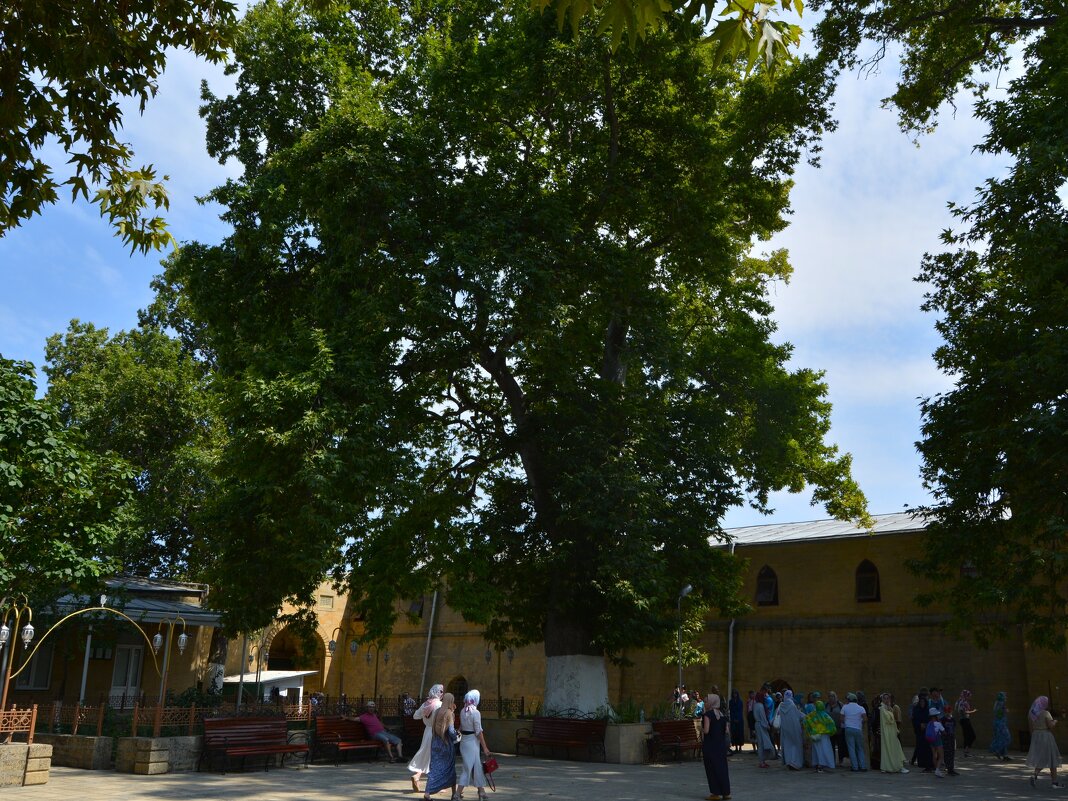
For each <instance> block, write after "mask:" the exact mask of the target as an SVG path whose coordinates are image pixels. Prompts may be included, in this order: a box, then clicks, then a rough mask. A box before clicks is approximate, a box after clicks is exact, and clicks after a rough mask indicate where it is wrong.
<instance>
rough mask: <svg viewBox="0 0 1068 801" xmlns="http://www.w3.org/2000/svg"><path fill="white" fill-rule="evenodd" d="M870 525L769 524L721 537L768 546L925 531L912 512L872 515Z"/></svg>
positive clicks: (823, 522)
mask: <svg viewBox="0 0 1068 801" xmlns="http://www.w3.org/2000/svg"><path fill="white" fill-rule="evenodd" d="M872 522H873V526H872V528H871V529H866V528H863V527H862V526H860V525H858V524H857V523H854V522H843V521H841V520H813V521H811V522H808V523H772V524H770V525H766V526H744V527H742V528H729V529H726V530H725V531H724V532H723V533H724V534H726V535H727V538H728V542H731V541H733V542H735V543H737V544H738V545H772V544H779V543H789V542H810V541H812V540H833V539H845V538H848V537H867V536H871V535H879V534H903V533H905V532H909V531H923V529H924V528H926V523H925V522H924V520H923V518H922V517H920V516H919V515H918V514H917V513H915V512H894V513H893V514H888V515H872Z"/></svg>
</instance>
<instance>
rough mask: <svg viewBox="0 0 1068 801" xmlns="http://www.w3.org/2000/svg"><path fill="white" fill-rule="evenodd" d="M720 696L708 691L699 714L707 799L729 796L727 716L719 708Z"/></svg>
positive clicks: (713, 800) (714, 799)
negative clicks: (706, 780) (700, 714)
mask: <svg viewBox="0 0 1068 801" xmlns="http://www.w3.org/2000/svg"><path fill="white" fill-rule="evenodd" d="M719 707H720V698H719V696H718V695H717V694H716V693H713V692H710V693H709V694H708V695H706V696H705V712H704V714H703V715H702V716H701V732H702V733H703V734H704V740H703V742H702V743H701V755H702V756H703V757H704V763H705V777H706V778H707V779H708V796H707V798H708V801H720V799H725V798H730V797H731V777H730V773H729V772H728V770H727V752H728V751H729V750H730V747H731V746H730V739H729V738H728V736H727V716H726V715H724V714H723V712H722V711H721V710H720V708H719Z"/></svg>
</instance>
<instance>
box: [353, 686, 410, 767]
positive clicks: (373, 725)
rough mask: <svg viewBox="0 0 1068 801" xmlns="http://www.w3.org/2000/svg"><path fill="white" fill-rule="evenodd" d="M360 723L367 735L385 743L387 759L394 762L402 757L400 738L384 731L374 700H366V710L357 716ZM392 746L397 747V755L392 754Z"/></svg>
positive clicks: (402, 749)
mask: <svg viewBox="0 0 1068 801" xmlns="http://www.w3.org/2000/svg"><path fill="white" fill-rule="evenodd" d="M357 719H358V720H359V721H360V723H362V724H363V728H364V729H365V730H366V731H367V736H368V737H371V738H373V739H375V740H378V741H380V742H382V743H385V745H386V753H387V754H389V761H390V762H396V761H397V760H398V759H404V746H402V745H401V738H400V737H398V736H397V735H395V734H393V733H392V732H388V731H386V727H385V725H383V723H382V719H381V718H379V717H378V713H377V712H376V711H375V702H374V701H368V702H367V709H366V711H365V712H364V713H363V714H362V715H360V716H359V718H357ZM393 746H396V747H397V756H396V757H394V756H393Z"/></svg>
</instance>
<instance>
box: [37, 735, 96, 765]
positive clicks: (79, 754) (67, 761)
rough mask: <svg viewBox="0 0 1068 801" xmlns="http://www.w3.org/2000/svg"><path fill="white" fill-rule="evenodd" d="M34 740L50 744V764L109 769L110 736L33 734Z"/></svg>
mask: <svg viewBox="0 0 1068 801" xmlns="http://www.w3.org/2000/svg"><path fill="white" fill-rule="evenodd" d="M33 739H34V741H35V742H38V743H48V744H49V745H51V746H52V764H53V765H58V766H59V767H63V768H81V769H83V770H110V769H111V749H112V747H113V745H114V739H113V738H111V737H86V736H83V735H81V734H35V735H34V738H33Z"/></svg>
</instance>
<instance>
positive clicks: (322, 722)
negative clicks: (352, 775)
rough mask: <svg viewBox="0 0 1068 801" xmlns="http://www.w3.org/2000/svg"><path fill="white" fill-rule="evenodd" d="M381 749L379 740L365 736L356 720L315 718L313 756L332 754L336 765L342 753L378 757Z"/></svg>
mask: <svg viewBox="0 0 1068 801" xmlns="http://www.w3.org/2000/svg"><path fill="white" fill-rule="evenodd" d="M381 747H382V742H381V741H380V740H375V739H373V738H371V737H368V736H367V730H366V729H365V728H364V726H363V724H362V723H360V721H358V720H350V719H349V718H343V717H341V716H340V715H320V716H318V717H316V718H315V756H316V757H319V756H322V755H323V753H324V752H327V753H329V752H333V754H334V764H335V765H336V764H337V763H338V762H339V761H340V758H341V754H342V753H343V752H344V753H345V754H348V753H350V752H351V753H357V754H370V755H371V756H373V757H377V756H378V749H379V748H381Z"/></svg>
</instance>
